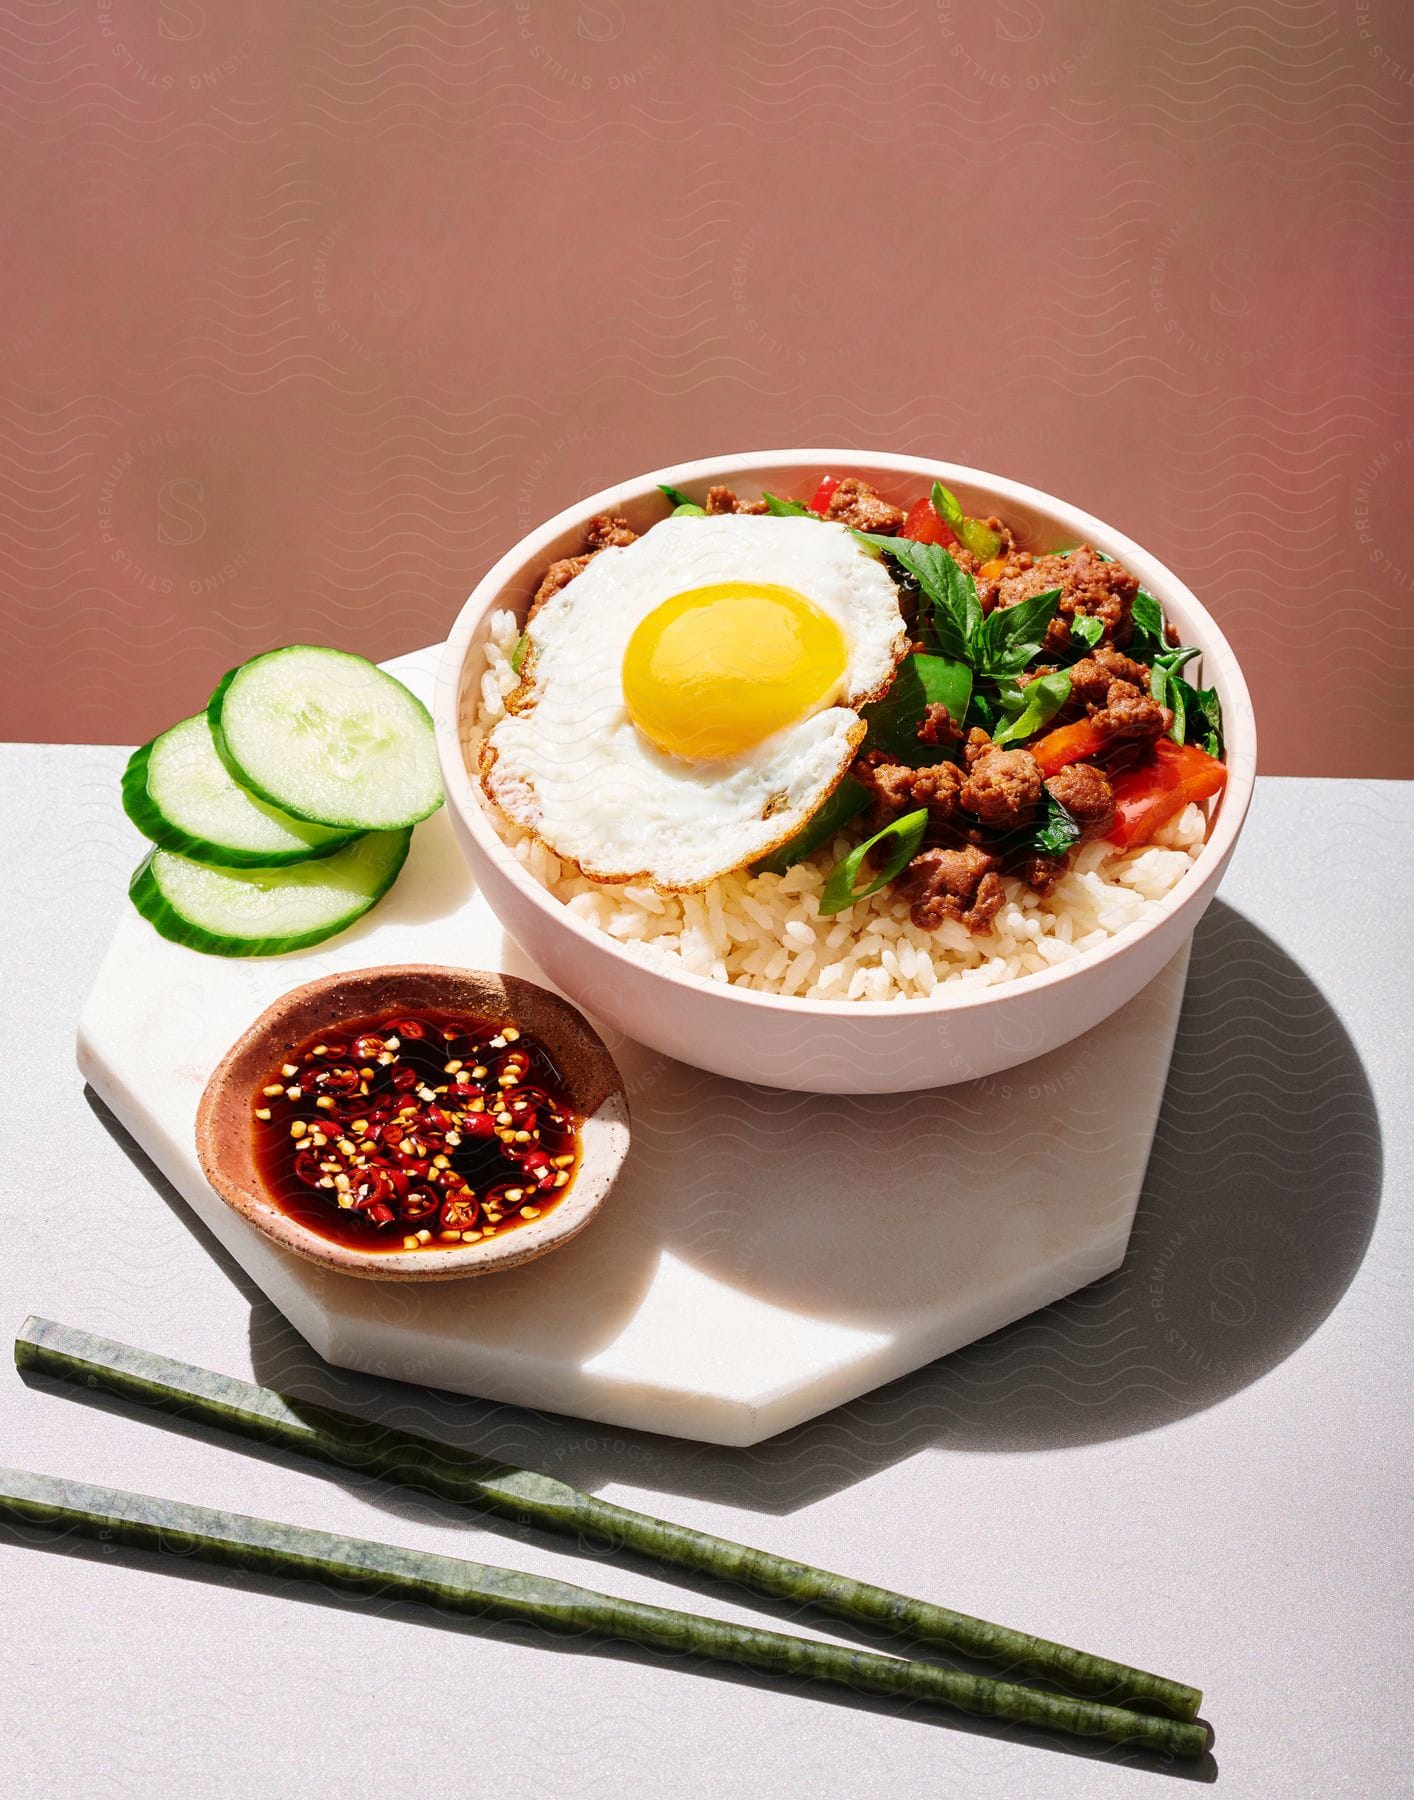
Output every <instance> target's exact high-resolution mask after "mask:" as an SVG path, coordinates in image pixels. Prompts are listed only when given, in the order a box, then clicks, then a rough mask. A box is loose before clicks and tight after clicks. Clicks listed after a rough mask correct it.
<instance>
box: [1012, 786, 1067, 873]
mask: <svg viewBox="0 0 1414 1800" xmlns="http://www.w3.org/2000/svg"><path fill="white" fill-rule="evenodd" d="M1041 800H1042V807H1041V811H1040V813H1039V814H1038V815H1037V817H1036V819H1035V820H1033V822H1032V823H1031V824H1030V825H1019V826H1017V828H1016V830H1015V831H1009V832H1007V834H1006V836H1005V837H1003V838H999V839H998V840H997V842H996V845H995V849H996V850H997V852H998V853H999V854H1000V855H1002V856H1006V857H1015V856H1027V855H1031V856H1064V855H1065V853H1066V851H1067V850H1069V849H1070V847H1071V845H1072V844H1078V843H1079V842H1080V822H1079V820H1078V819H1077V818H1076V817H1075V815H1074V813H1072V812H1071V811H1070V810H1069V809H1068V808H1067V807H1064V806H1062V805H1061V803H1060V801H1059V800H1057V799H1056V797H1055V795H1054V794H1053V793H1052V792H1051V790H1050V789H1049V788H1042V789H1041Z"/></svg>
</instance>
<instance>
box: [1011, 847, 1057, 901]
mask: <svg viewBox="0 0 1414 1800" xmlns="http://www.w3.org/2000/svg"><path fill="white" fill-rule="evenodd" d="M1012 873H1013V874H1014V875H1019V876H1020V877H1021V879H1022V880H1023V881H1024V882H1025V883H1026V885H1027V887H1029V888H1030V889H1031V891H1032V893H1033V894H1040V895H1042V896H1043V897H1044V896H1045V895H1046V894H1049V893H1051V892H1052V891H1053V889H1054V888H1055V885H1056V883H1057V882H1058V881H1059V880H1060V878H1061V876H1062V875H1064V874H1065V858H1064V857H1063V856H1045V855H1043V854H1042V853H1041V852H1040V851H1039V850H1034V851H1032V852H1031V853H1030V854H1029V855H1027V856H1023V857H1022V859H1021V861H1020V862H1019V863H1017V865H1016V867H1015V868H1014V869H1013V870H1012Z"/></svg>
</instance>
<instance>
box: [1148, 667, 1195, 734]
mask: <svg viewBox="0 0 1414 1800" xmlns="http://www.w3.org/2000/svg"><path fill="white" fill-rule="evenodd" d="M1198 654H1199V650H1198V647H1197V645H1196V644H1186V645H1184V646H1183V648H1182V649H1179V650H1162V651H1160V653H1159V654H1158V655H1157V656H1156V657H1155V658H1154V664H1153V667H1152V668H1151V669H1150V670H1149V692H1150V693H1151V694H1152V695H1153V696H1154V698H1155V700H1157V701H1158V703H1159V705H1160V706H1167V707H1169V708H1170V709H1171V710H1172V712H1173V724H1172V725H1171V726H1170V727H1169V736H1170V737H1171V738H1172V739H1173V741H1174V742H1175V743H1176V744H1181V743H1182V742H1183V734H1184V731H1185V729H1186V722H1187V712H1188V706H1187V698H1186V695H1185V693H1184V692H1182V691H1181V688H1182V689H1187V693H1189V694H1191V693H1192V692H1193V690H1192V688H1190V687H1189V686H1188V683H1187V682H1186V681H1183V682H1181V687H1180V676H1179V674H1178V671H1179V670H1180V669H1181V668H1182V667H1183V665H1184V664H1185V663H1186V662H1190V661H1191V660H1192V659H1193V658H1194V657H1195V656H1197V655H1198Z"/></svg>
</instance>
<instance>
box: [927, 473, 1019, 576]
mask: <svg viewBox="0 0 1414 1800" xmlns="http://www.w3.org/2000/svg"><path fill="white" fill-rule="evenodd" d="M929 497H930V499H931V500H932V502H933V511H934V512H935V513H936V514H937V515H938V517H939V518H940V519H941V520H942V521H943V523H944V525H946V526H948V528H949V529H950V530H951V531H953V532H954V533H955V534H956V536H957V538H958V540H959V542H960V543H963V544H965V545H966V546H967V548H968V549H969V550H970V551H971V552H972V554H973V555H974V556H975V557H976V558H977V560H978V561H979V562H990V561H991V560H992V558H993V557H994V556H995V555H996V554H997V552H998V551H999V550H1000V549H1001V547H1002V540H1001V539H1000V538H999V537H998V536H997V534H996V532H995V531H993V530H992V528H991V526H990V525H987V524H984V523H983V521H982V520H981V519H969V518H968V517H967V516H966V514H965V513H964V512H963V510H962V507H961V505H960V503H959V501H958V498H957V495H956V494H954V493H952V492H950V490H949V489H947V488H945V487H944V486H943V484H942V482H941V481H935V482H934V483H933V491H932V494H931V495H930V496H929Z"/></svg>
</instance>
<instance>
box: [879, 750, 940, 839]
mask: <svg viewBox="0 0 1414 1800" xmlns="http://www.w3.org/2000/svg"><path fill="white" fill-rule="evenodd" d="M853 773H854V778H855V780H856V781H859V782H862V783H863V785H864V786H865V787H867V788H868V789H869V791H870V793H871V794H872V795H873V796H874V799H873V804H872V806H871V807H870V809H869V823H870V825H871V826H872V828H873V829H874V830H875V831H881V830H882V829H883V827H884V826H885V825H887V824H889V823H890V822H891V821H892V820H894V819H898V818H901V817H902V816H903V814H904V813H907V812H913V811H915V810H916V809H917V808H918V807H920V806H926V807H927V808H928V815H929V819H930V821H931V823H933V824H935V825H941V824H943V823H944V822H945V821H946V820H948V819H951V818H952V817H953V815H954V814H955V813H956V811H957V805H958V790H959V789H960V788H961V786H962V770H961V769H959V768H958V766H957V764H956V763H937V764H935V765H932V766H930V767H928V768H925V769H910V768H909V767H908V766H907V765H906V764H905V763H896V762H890V761H889V759H888V757H887V756H885V755H884V753H883V752H882V751H880V750H870V751H867V752H866V753H865V754H864V755H863V756H861V757H859V758H858V759H857V761H856V762H855V765H854V770H853Z"/></svg>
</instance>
